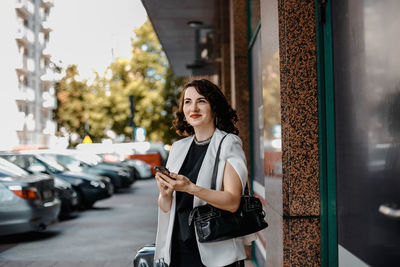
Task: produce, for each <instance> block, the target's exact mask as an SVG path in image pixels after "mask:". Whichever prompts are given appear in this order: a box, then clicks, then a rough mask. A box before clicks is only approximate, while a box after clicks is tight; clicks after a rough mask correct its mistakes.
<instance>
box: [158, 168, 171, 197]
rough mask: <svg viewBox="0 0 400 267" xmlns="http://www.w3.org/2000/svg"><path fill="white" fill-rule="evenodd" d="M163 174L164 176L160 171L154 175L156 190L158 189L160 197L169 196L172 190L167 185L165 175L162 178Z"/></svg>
mask: <svg viewBox="0 0 400 267" xmlns="http://www.w3.org/2000/svg"><path fill="white" fill-rule="evenodd" d="M163 176H165V174H162V173H160V172H157V173H156V175H155V178H156V181H157V186H158V190H160V193H161V196H162V197H171V196H172V192H173V190H172V189H171V188H170V187H168V184H167V182H166V181H165V177H164V178H163Z"/></svg>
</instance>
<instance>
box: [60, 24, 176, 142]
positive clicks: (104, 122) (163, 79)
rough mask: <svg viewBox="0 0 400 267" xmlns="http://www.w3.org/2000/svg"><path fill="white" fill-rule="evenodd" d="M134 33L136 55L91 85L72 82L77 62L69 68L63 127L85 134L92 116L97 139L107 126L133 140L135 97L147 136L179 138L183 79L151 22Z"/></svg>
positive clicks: (63, 89) (116, 63)
mask: <svg viewBox="0 0 400 267" xmlns="http://www.w3.org/2000/svg"><path fill="white" fill-rule="evenodd" d="M134 33H135V35H136V36H135V38H133V39H132V40H131V41H132V56H131V58H130V59H126V58H117V59H116V60H115V61H114V62H112V63H111V64H110V65H109V66H108V68H107V70H106V72H105V73H104V75H103V76H100V75H98V74H97V75H96V77H95V79H94V80H93V82H92V83H91V84H90V85H87V84H86V83H85V82H78V81H75V80H74V83H73V84H71V83H69V82H67V81H70V80H71V79H72V78H73V77H75V76H76V75H78V73H77V67H76V66H71V67H69V68H68V69H67V71H66V75H65V77H64V78H62V79H61V81H60V82H59V86H58V87H59V89H58V90H57V98H58V99H59V107H58V108H57V111H56V112H55V118H56V120H57V122H58V124H59V127H64V128H65V129H66V130H68V131H69V132H71V133H72V132H75V133H78V134H79V135H80V136H81V137H83V134H84V123H85V120H86V119H87V121H88V122H89V126H90V127H89V134H90V136H91V138H92V140H93V141H95V142H98V141H100V140H101V138H104V137H105V132H106V131H107V130H112V131H114V132H115V133H116V134H117V135H120V134H124V135H125V136H126V137H127V138H130V136H131V132H132V127H131V126H130V125H131V122H130V119H131V114H130V102H129V96H130V95H133V96H134V102H135V114H134V123H135V125H136V126H140V127H144V128H145V129H146V132H147V139H148V140H150V141H163V142H165V143H171V142H172V141H173V140H175V139H176V138H177V135H176V133H175V131H174V130H172V129H171V126H172V121H173V119H174V117H173V111H174V107H176V106H177V100H178V89H179V87H180V86H181V84H182V83H183V79H182V78H175V77H174V76H173V74H172V71H171V70H170V68H169V66H168V61H167V58H166V56H165V54H164V52H163V51H162V47H161V45H160V43H159V41H158V39H157V36H156V34H155V32H154V30H153V28H152V25H151V23H150V22H149V21H146V22H145V23H144V24H143V25H142V26H141V27H139V28H136V29H135V30H134ZM74 71H75V72H74ZM71 95H73V96H74V99H73V101H71V97H72V96H71Z"/></svg>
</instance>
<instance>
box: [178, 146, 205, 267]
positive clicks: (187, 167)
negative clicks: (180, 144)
mask: <svg viewBox="0 0 400 267" xmlns="http://www.w3.org/2000/svg"><path fill="white" fill-rule="evenodd" d="M207 148H208V144H205V145H197V144H196V143H195V142H193V143H192V144H191V146H190V148H189V152H188V153H187V155H186V158H185V161H184V162H183V164H182V167H181V169H180V170H179V174H182V175H185V176H186V177H187V178H189V179H190V181H191V182H192V183H196V181H197V176H198V174H199V171H200V167H201V164H202V163H203V160H204V156H205V155H206V152H207ZM192 209H193V195H191V194H188V193H185V192H178V191H177V192H176V213H175V223H174V230H173V234H172V244H173V245H172V251H171V254H172V259H171V260H172V262H171V266H203V265H202V264H201V260H200V255H199V252H198V248H197V242H196V236H195V233H194V226H193V225H192V227H189V223H188V221H189V213H190V211H191V210H192ZM189 263H190V264H189ZM187 264H189V265H187Z"/></svg>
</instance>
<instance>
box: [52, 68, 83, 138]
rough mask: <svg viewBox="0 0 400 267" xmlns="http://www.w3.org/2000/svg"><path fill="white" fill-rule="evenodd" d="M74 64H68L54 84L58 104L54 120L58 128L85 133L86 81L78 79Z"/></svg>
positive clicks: (80, 133)
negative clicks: (62, 74)
mask: <svg viewBox="0 0 400 267" xmlns="http://www.w3.org/2000/svg"><path fill="white" fill-rule="evenodd" d="M78 76H79V72H78V67H77V66H76V65H71V66H69V67H68V68H67V69H66V71H65V76H64V77H63V78H62V79H61V80H60V81H59V82H57V83H56V84H55V90H56V95H57V101H58V105H57V108H56V109H55V111H54V116H53V118H54V120H55V121H56V122H57V124H58V129H59V130H60V129H61V128H64V129H65V130H66V131H68V132H69V133H77V134H79V136H81V137H83V136H84V134H85V121H86V120H87V119H88V114H87V113H86V111H85V99H84V95H85V94H86V93H87V91H88V90H87V86H86V83H85V82H83V81H79V79H78Z"/></svg>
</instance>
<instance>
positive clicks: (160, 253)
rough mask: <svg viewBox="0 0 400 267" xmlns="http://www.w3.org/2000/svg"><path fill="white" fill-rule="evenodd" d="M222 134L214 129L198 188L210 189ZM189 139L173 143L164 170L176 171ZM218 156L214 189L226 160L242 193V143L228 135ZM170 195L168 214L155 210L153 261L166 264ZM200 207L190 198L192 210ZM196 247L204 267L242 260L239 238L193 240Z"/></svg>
mask: <svg viewBox="0 0 400 267" xmlns="http://www.w3.org/2000/svg"><path fill="white" fill-rule="evenodd" d="M224 135H226V132H224V131H221V130H219V129H216V130H215V132H214V135H213V137H212V138H211V141H210V144H209V146H208V148H207V152H206V155H205V157H204V160H203V163H202V165H201V168H200V171H199V175H198V178H197V182H196V184H197V185H198V186H201V187H204V188H210V184H211V176H212V171H213V168H214V163H215V156H216V154H217V150H218V145H219V143H220V141H221V139H222V137H224ZM193 138H194V136H189V137H186V138H184V139H181V140H179V141H177V142H175V143H173V145H172V148H171V151H170V154H169V157H168V161H167V168H168V169H169V170H170V171H171V172H174V173H178V172H179V170H180V168H181V166H182V164H183V161H184V160H185V158H186V155H187V153H188V151H189V148H190V145H191V144H192V141H193ZM220 153H221V154H220V161H219V165H218V175H217V183H216V190H220V189H221V185H222V175H223V173H224V168H225V163H226V161H228V162H229V163H230V164H231V165H232V167H233V168H234V169H235V171H236V172H237V174H238V175H239V177H240V180H241V182H242V194H243V192H244V188H245V186H246V183H247V166H246V157H245V154H244V151H243V148H242V141H241V140H240V138H239V137H238V136H237V135H234V134H229V135H228V136H227V137H226V138H225V139H224V141H223V143H222V146H221V152H220ZM172 196H173V199H172V204H171V209H170V211H169V212H168V213H165V212H163V211H162V210H161V209H160V208H159V209H158V227H157V238H156V251H155V255H154V260H155V261H158V260H161V259H163V260H164V262H165V263H167V264H168V265H169V264H170V262H171V237H172V230H173V225H174V219H175V207H176V202H175V192H174V193H173V195H172ZM204 204H206V202H205V201H203V200H201V199H199V198H197V197H194V199H193V207H196V206H199V205H204ZM253 236H255V235H253ZM247 241H251V240H246V242H247ZM197 245H198V247H199V252H200V257H201V261H202V262H203V264H204V265H206V266H216V267H219V266H225V265H229V264H231V263H233V262H235V261H238V260H242V259H245V258H246V254H245V250H244V245H243V238H242V237H240V238H234V239H229V240H224V241H218V242H211V243H199V242H198V241H197Z"/></svg>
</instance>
